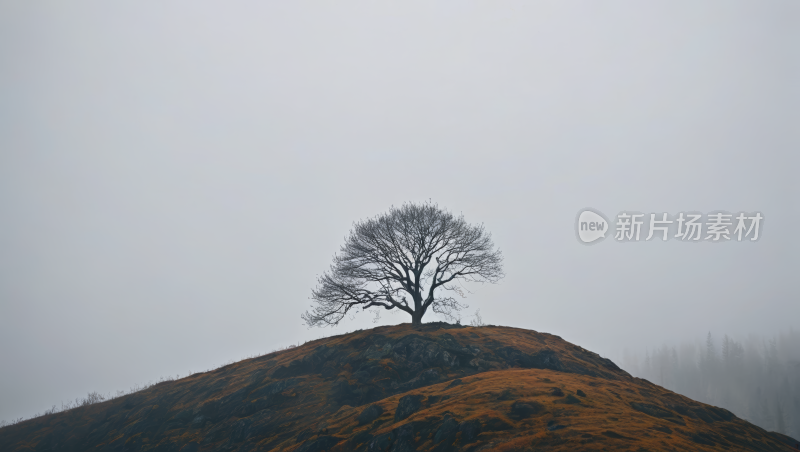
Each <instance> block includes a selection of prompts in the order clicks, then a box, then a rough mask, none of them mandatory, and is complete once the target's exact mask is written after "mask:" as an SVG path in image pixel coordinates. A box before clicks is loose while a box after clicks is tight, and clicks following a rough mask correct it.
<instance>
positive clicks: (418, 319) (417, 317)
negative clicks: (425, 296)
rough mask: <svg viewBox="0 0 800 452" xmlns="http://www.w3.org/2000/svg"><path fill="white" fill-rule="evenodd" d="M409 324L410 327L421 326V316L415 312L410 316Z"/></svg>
mask: <svg viewBox="0 0 800 452" xmlns="http://www.w3.org/2000/svg"><path fill="white" fill-rule="evenodd" d="M411 324H412V325H415V326H416V325H422V314H419V313H417V312H415V313H413V314H411Z"/></svg>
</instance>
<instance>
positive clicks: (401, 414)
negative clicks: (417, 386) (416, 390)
mask: <svg viewBox="0 0 800 452" xmlns="http://www.w3.org/2000/svg"><path fill="white" fill-rule="evenodd" d="M421 407H422V396H421V395H418V394H412V395H407V396H403V397H401V398H400V402H399V403H398V404H397V410H396V411H395V413H394V421H395V422H397V421H402V420H403V419H405V418H407V417H409V416H411V415H412V414H414V413H415V412H416V411H417V410H419V409H420V408H421Z"/></svg>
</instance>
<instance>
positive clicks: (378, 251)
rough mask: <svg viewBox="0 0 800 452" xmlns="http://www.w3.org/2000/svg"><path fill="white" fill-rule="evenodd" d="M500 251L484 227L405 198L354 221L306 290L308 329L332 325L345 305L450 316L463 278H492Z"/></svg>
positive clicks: (417, 316)
mask: <svg viewBox="0 0 800 452" xmlns="http://www.w3.org/2000/svg"><path fill="white" fill-rule="evenodd" d="M503 276H504V275H503V256H502V253H501V252H500V250H496V249H495V248H494V243H493V242H492V237H491V234H489V233H488V232H486V230H485V229H484V227H483V225H482V224H480V225H470V224H468V223H467V222H466V221H465V220H464V217H463V215H460V216H455V215H453V214H452V213H450V212H448V211H446V210H444V209H441V208H439V206H438V205H435V204H432V203H422V204H414V203H406V204H403V205H402V206H401V207H399V208H395V207H392V208H391V209H389V212H387V213H384V214H380V215H378V216H376V217H374V218H370V219H367V220H364V221H360V222H357V223H355V224H354V226H353V229H352V230H351V231H350V235H349V236H348V237H347V238H346V240H345V243H344V245H342V247H341V249H340V250H339V253H338V254H336V255H335V256H334V258H333V264H331V267H330V270H329V271H327V272H325V273H324V274H323V275H322V276H320V277H319V278H318V281H317V287H316V288H315V289H314V290H313V291H312V293H311V299H312V300H314V302H315V305H314V306H312V310H311V311H306V312H305V313H304V314H303V315H302V318H303V320H304V321H305V322H306V324H307V325H308V326H328V325H331V326H332V325H337V324H338V323H339V322H340V321H341V320H342V319H343V318H344V317H345V316H346V315H348V313H351V310H352V309H354V308H358V307H360V308H361V309H362V310H367V309H370V308H378V309H385V310H394V309H399V310H401V311H404V312H406V313H408V314H409V315H410V316H411V321H412V323H413V324H420V323H421V322H422V317H423V316H424V315H425V313H426V312H428V310H429V309H430V310H432V311H433V312H435V313H439V314H443V315H444V316H445V317H448V318H453V317H454V314H455V313H456V312H457V311H459V310H461V309H463V308H464V307H466V306H464V305H462V304H460V303H459V302H458V301H457V300H456V298H455V297H454V296H453V295H460V296H461V297H463V296H464V289H463V287H462V286H461V285H460V283H461V282H463V281H471V282H490V283H496V282H497V281H498V280H500V279H501V278H502V277H503Z"/></svg>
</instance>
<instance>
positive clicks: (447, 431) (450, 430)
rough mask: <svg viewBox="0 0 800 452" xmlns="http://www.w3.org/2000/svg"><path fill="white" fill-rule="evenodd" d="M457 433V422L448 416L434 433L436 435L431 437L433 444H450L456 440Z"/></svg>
mask: <svg viewBox="0 0 800 452" xmlns="http://www.w3.org/2000/svg"><path fill="white" fill-rule="evenodd" d="M457 433H458V422H456V421H455V419H453V418H452V417H450V416H446V417H445V419H444V422H442V425H441V426H440V427H439V429H438V430H437V431H436V435H435V436H434V437H433V442H434V443H435V444H438V443H441V442H443V441H444V442H446V443H447V444H450V443H452V442H453V441H454V440H455V439H456V434H457Z"/></svg>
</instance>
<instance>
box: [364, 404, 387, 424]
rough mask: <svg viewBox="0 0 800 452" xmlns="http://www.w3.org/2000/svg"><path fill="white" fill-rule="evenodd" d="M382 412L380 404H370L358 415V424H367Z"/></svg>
mask: <svg viewBox="0 0 800 452" xmlns="http://www.w3.org/2000/svg"><path fill="white" fill-rule="evenodd" d="M381 414H383V407H381V406H380V405H370V406H369V407H368V408H366V409H364V411H362V412H361V414H359V415H358V425H364V424H369V423H370V422H372V421H374V420H375V419H378V418H379V417H380V416H381Z"/></svg>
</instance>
